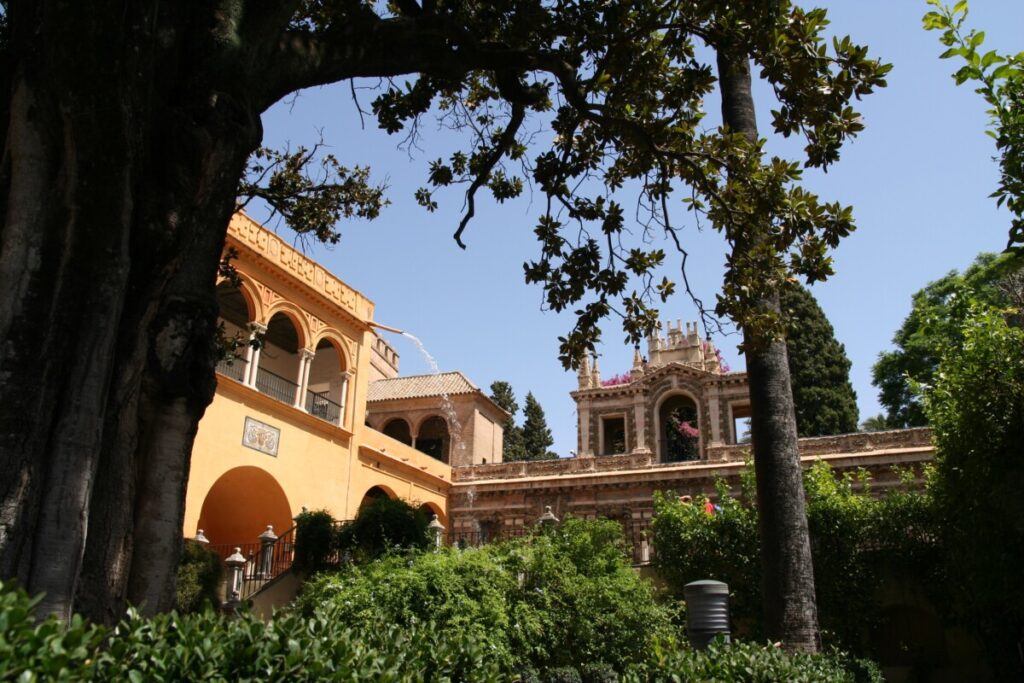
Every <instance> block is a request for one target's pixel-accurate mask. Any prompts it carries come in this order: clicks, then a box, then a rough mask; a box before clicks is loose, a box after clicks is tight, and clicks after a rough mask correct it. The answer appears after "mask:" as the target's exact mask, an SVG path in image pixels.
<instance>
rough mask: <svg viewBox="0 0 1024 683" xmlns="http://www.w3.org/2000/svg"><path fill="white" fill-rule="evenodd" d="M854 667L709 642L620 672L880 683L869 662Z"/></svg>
mask: <svg viewBox="0 0 1024 683" xmlns="http://www.w3.org/2000/svg"><path fill="white" fill-rule="evenodd" d="M857 666H858V668H857V670H856V671H855V670H853V669H851V668H850V661H849V660H848V659H847V658H845V657H843V656H839V655H820V654H819V655H808V654H802V653H796V654H787V653H786V652H784V651H783V650H782V649H780V648H777V647H774V646H772V645H768V646H763V645H755V644H753V643H732V644H728V645H727V644H724V643H721V642H717V641H716V642H714V643H712V644H711V645H710V646H709V647H708V649H706V650H703V651H694V650H688V649H678V648H671V647H670V648H663V649H659V650H658V651H657V653H656V661H655V662H654V663H653V664H652V665H650V666H649V667H647V668H635V669H633V670H631V671H628V672H627V673H626V675H624V676H623V677H622V682H623V683H642V682H646V681H668V680H672V681H685V682H690V681H692V682H693V683H696V682H697V681H701V682H708V683H762V682H763V683H768V682H772V683H774V682H775V681H786V683H883V682H884V680H885V679H884V678H883V677H882V674H881V671H880V670H879V669H878V667H876V666H874V665H871V664H870V663H867V664H865V663H858V665H857Z"/></svg>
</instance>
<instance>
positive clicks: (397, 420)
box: [380, 417, 412, 446]
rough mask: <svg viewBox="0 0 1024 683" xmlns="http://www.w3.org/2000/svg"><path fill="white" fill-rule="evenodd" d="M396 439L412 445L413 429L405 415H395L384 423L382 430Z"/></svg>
mask: <svg viewBox="0 0 1024 683" xmlns="http://www.w3.org/2000/svg"><path fill="white" fill-rule="evenodd" d="M380 431H381V432H382V433H384V434H387V435H388V436H390V437H391V438H392V439H394V440H395V441H401V442H402V443H404V444H405V445H406V446H412V429H411V428H410V427H409V422H408V421H406V419H405V418H404V417H393V418H391V419H390V420H388V421H387V422H385V423H384V425H383V427H382V428H381V430H380Z"/></svg>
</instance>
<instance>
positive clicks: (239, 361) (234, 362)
mask: <svg viewBox="0 0 1024 683" xmlns="http://www.w3.org/2000/svg"><path fill="white" fill-rule="evenodd" d="M248 369H249V363H248V362H247V361H246V360H245V359H244V358H225V359H223V360H221V361H220V362H218V363H217V372H219V373H220V374H222V375H224V376H225V377H230V378H231V379H233V380H235V381H238V382H244V381H245V371H246V370H248Z"/></svg>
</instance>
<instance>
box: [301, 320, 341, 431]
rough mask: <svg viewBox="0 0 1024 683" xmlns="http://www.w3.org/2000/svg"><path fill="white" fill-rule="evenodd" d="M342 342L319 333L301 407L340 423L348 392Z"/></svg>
mask: <svg viewBox="0 0 1024 683" xmlns="http://www.w3.org/2000/svg"><path fill="white" fill-rule="evenodd" d="M343 347H344V344H342V343H340V342H338V341H337V340H336V339H334V338H332V337H330V336H321V337H320V339H319V340H318V341H317V342H316V346H315V347H314V350H313V356H312V358H311V359H310V361H309V369H308V371H307V383H306V392H305V396H304V397H303V398H302V400H303V404H302V405H303V406H304V407H305V408H306V411H307V412H309V413H310V414H311V415H315V416H317V417H320V418H323V419H325V420H327V421H328V422H333V423H335V424H342V417H343V414H344V412H345V405H346V398H347V395H348V391H349V381H348V375H347V374H346V372H345V371H346V369H347V367H348V363H347V361H346V355H345V352H344V350H343Z"/></svg>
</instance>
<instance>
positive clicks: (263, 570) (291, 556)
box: [210, 527, 295, 600]
mask: <svg viewBox="0 0 1024 683" xmlns="http://www.w3.org/2000/svg"><path fill="white" fill-rule="evenodd" d="M236 548H237V549H238V552H239V553H240V554H241V555H242V557H244V558H245V566H244V567H243V568H242V581H241V586H240V587H239V599H240V600H247V599H248V598H250V597H252V596H253V595H255V594H256V593H258V592H259V590H260V589H261V588H263V586H265V585H267V584H268V583H269V582H271V581H273V580H274V579H276V578H277V577H278V576H280V575H281V574H284V573H285V572H286V571H288V570H289V569H291V566H292V562H293V561H294V560H295V527H292V528H291V529H288V531H285V532H284V533H283V534H281V535H280V536H278V537H277V540H276V541H274V542H273V544H268V545H267V546H264V544H263V543H260V542H259V541H256V542H252V543H227V544H221V545H211V546H210V550H212V551H214V552H215V553H217V554H218V555H220V557H221V559H222V560H224V559H227V558H228V557H230V556H231V555H232V554H233V553H234V552H235V549H236ZM230 573H231V572H230V569H228V571H227V572H226V574H227V577H228V581H229V586H230V580H231V577H230ZM229 590H230V587H229Z"/></svg>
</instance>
